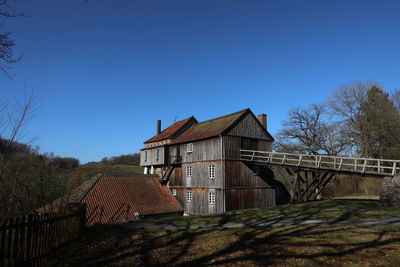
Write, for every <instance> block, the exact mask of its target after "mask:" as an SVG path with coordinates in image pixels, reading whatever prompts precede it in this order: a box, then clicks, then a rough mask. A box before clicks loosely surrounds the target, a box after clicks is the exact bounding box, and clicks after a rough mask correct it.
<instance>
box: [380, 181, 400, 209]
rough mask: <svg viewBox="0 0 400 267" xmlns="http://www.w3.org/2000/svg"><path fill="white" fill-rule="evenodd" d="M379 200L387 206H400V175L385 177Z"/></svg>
mask: <svg viewBox="0 0 400 267" xmlns="http://www.w3.org/2000/svg"><path fill="white" fill-rule="evenodd" d="M379 202H381V203H382V204H383V205H385V206H393V207H400V176H396V177H394V178H392V177H385V178H384V180H383V183H382V192H381V196H380V198H379Z"/></svg>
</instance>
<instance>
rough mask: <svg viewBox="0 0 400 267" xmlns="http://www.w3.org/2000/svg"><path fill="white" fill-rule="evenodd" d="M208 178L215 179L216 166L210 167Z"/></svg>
mask: <svg viewBox="0 0 400 267" xmlns="http://www.w3.org/2000/svg"><path fill="white" fill-rule="evenodd" d="M208 178H210V179H214V178H215V166H214V164H211V165H208Z"/></svg>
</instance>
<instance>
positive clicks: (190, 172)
mask: <svg viewBox="0 0 400 267" xmlns="http://www.w3.org/2000/svg"><path fill="white" fill-rule="evenodd" d="M191 176H192V166H191V165H188V166H186V177H191Z"/></svg>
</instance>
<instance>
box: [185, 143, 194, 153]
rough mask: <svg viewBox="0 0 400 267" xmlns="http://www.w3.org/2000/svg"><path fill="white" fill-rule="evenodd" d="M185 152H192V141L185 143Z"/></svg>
mask: <svg viewBox="0 0 400 267" xmlns="http://www.w3.org/2000/svg"><path fill="white" fill-rule="evenodd" d="M186 152H187V153H192V152H193V143H189V144H187V145H186Z"/></svg>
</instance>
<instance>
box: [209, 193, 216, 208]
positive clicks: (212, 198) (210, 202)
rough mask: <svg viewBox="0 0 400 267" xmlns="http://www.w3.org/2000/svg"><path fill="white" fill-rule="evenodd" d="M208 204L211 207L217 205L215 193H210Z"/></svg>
mask: <svg viewBox="0 0 400 267" xmlns="http://www.w3.org/2000/svg"><path fill="white" fill-rule="evenodd" d="M208 203H209V204H211V205H214V204H215V192H208Z"/></svg>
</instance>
